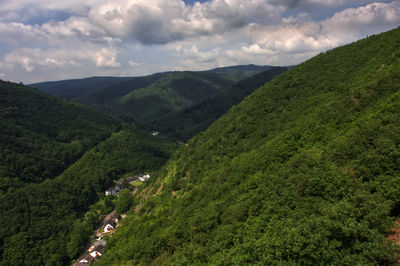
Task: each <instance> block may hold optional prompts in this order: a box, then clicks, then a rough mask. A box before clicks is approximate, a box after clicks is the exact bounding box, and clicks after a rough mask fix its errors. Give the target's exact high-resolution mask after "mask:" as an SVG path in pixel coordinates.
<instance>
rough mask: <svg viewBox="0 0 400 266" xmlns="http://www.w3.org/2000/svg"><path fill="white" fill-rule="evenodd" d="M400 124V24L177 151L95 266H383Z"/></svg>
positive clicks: (292, 76) (297, 71) (241, 108)
mask: <svg viewBox="0 0 400 266" xmlns="http://www.w3.org/2000/svg"><path fill="white" fill-rule="evenodd" d="M399 121H400V28H398V29H394V30H392V31H389V32H386V33H383V34H379V35H375V36H370V37H368V38H366V39H363V40H361V41H358V42H355V43H353V44H350V45H346V46H343V47H340V48H337V49H334V50H331V51H328V52H326V53H322V54H320V55H318V56H316V57H314V58H312V59H310V60H308V61H307V62H305V63H303V64H301V65H299V66H296V67H294V68H293V69H291V70H290V71H287V72H286V73H284V74H282V75H279V76H278V77H277V78H275V79H273V80H272V81H270V82H268V83H267V84H266V85H265V86H263V87H261V88H259V89H258V90H256V91H255V92H254V93H253V94H251V95H250V96H249V97H247V98H246V99H245V100H244V101H243V102H242V103H240V104H239V105H237V106H235V107H234V108H232V109H231V110H230V111H229V112H228V113H227V114H225V115H224V116H222V118H220V119H219V120H218V121H216V122H215V123H213V124H212V125H211V126H210V127H209V128H208V129H207V130H206V131H205V132H202V133H200V134H199V135H197V136H196V137H194V138H193V139H191V140H190V141H189V142H188V145H187V146H182V147H181V148H180V149H179V150H178V151H177V152H176V153H175V154H174V156H173V158H172V159H171V160H170V161H169V162H168V163H167V164H166V166H165V167H164V168H163V170H162V171H161V172H160V173H159V174H158V175H159V178H158V179H157V181H155V182H153V183H152V184H148V185H147V187H144V188H143V190H142V192H141V193H138V195H139V196H138V198H137V202H136V203H137V206H136V208H135V209H132V210H131V213H130V215H129V216H128V218H126V219H125V220H124V221H123V223H122V225H121V226H120V227H119V229H118V230H117V232H116V234H115V235H114V237H113V238H112V239H111V241H110V242H109V244H108V248H107V251H106V253H105V255H104V256H103V257H102V260H101V261H100V265H121V264H157V265H158V264H165V265H191V264H218V265H220V264H240V265H243V264H253V263H254V264H262V265H275V264H300V265H321V264H322V265H325V264H329V265H332V264H340V265H355V264H360V265H372V264H374V265H376V264H378V265H393V264H395V259H396V256H398V254H400V250H399V248H398V247H397V246H395V245H393V243H392V242H391V241H389V240H386V239H385V237H386V236H387V235H388V234H389V232H390V228H391V226H392V224H393V220H394V219H396V218H398V215H399V214H400V211H399V210H400V192H399V187H400V168H399V165H400V153H399V151H400V138H399V136H400V124H399ZM149 195H151V196H149Z"/></svg>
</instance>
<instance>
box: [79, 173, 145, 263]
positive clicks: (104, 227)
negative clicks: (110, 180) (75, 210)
mask: <svg viewBox="0 0 400 266" xmlns="http://www.w3.org/2000/svg"><path fill="white" fill-rule="evenodd" d="M150 177H151V175H150V174H139V175H137V176H132V177H128V178H124V179H122V180H118V181H117V182H116V185H114V186H112V187H110V188H108V189H107V190H106V191H104V194H105V196H109V195H115V196H118V192H119V191H121V190H122V188H123V186H122V184H123V182H125V183H129V184H134V183H136V182H146V181H147V180H148V179H149V178H150ZM125 217H126V215H125V214H118V213H117V212H116V211H115V210H113V211H112V212H111V213H109V214H108V215H106V216H105V217H104V218H103V219H102V222H101V223H100V224H101V225H100V227H98V228H97V229H96V230H95V232H94V233H93V239H94V240H92V241H90V242H89V243H88V244H87V245H86V247H85V251H84V252H83V254H82V255H81V256H80V257H79V259H78V260H77V261H76V262H75V263H74V264H73V266H78V265H88V264H91V263H93V262H94V261H96V260H97V259H99V258H100V257H101V256H102V255H103V254H102V253H103V250H104V248H105V247H106V245H107V240H106V239H109V238H111V237H112V235H113V233H114V230H115V228H117V227H118V225H119V222H120V221H121V220H122V219H124V218H125Z"/></svg>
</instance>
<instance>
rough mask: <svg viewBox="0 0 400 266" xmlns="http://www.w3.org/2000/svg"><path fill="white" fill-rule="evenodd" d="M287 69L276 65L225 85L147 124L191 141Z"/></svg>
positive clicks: (174, 136) (180, 138) (145, 124)
mask: <svg viewBox="0 0 400 266" xmlns="http://www.w3.org/2000/svg"><path fill="white" fill-rule="evenodd" d="M228 70H229V68H228ZM287 70H288V67H272V68H270V69H268V70H265V71H263V72H261V73H258V74H255V75H254V76H251V77H249V78H245V79H243V80H240V81H238V82H237V83H235V84H234V85H233V86H231V87H228V88H225V89H222V90H220V91H218V92H217V93H216V94H214V95H212V96H210V97H208V98H206V99H204V100H202V101H200V102H197V103H195V104H192V105H190V106H188V107H185V108H183V109H180V110H178V111H175V112H172V113H168V114H164V115H161V116H159V117H158V118H157V119H156V120H154V121H149V122H147V123H146V122H145V123H144V125H143V126H144V127H147V128H148V129H151V128H153V129H154V128H155V129H157V130H159V131H160V132H162V133H163V134H166V135H168V136H170V137H172V138H175V139H179V140H183V141H187V140H188V139H190V138H191V137H193V136H195V135H196V134H198V133H200V132H201V131H203V130H205V129H206V128H207V127H208V126H209V125H211V123H212V122H214V121H215V120H217V119H218V118H219V117H221V116H222V115H223V114H224V113H226V112H227V111H228V110H229V109H230V108H231V107H232V106H234V105H236V104H238V103H240V102H241V101H242V100H243V99H244V98H245V97H246V96H248V95H250V94H251V93H252V92H253V91H254V90H256V89H257V88H259V87H260V86H262V85H264V84H265V83H266V82H268V81H270V80H271V79H272V78H274V77H275V76H277V75H279V74H281V73H283V72H285V71H287Z"/></svg>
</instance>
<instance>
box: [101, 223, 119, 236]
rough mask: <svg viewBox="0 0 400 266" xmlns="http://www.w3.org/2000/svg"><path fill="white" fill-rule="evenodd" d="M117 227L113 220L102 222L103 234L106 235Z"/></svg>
mask: <svg viewBox="0 0 400 266" xmlns="http://www.w3.org/2000/svg"><path fill="white" fill-rule="evenodd" d="M116 226H117V223H116V222H115V221H114V220H108V221H105V222H104V228H103V232H104V233H108V232H111V231H113V230H114V228H115V227H116Z"/></svg>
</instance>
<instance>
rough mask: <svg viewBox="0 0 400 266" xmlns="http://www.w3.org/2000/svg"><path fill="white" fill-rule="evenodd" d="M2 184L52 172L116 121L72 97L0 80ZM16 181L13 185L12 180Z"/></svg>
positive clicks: (106, 133)
mask: <svg viewBox="0 0 400 266" xmlns="http://www.w3.org/2000/svg"><path fill="white" fill-rule="evenodd" d="M0 127H1V139H0V153H1V157H0V158H1V159H0V179H1V185H0V189H2V190H5V191H7V187H9V186H11V187H15V184H16V183H19V182H20V181H22V182H41V181H43V180H44V179H46V178H53V177H55V176H57V175H58V174H60V173H61V172H62V171H63V170H65V169H66V168H67V167H68V166H69V165H70V164H71V163H73V162H74V161H76V160H77V159H78V158H79V157H80V156H81V155H82V154H83V153H84V152H85V151H87V150H88V149H90V148H91V147H93V146H94V145H96V144H97V143H99V142H101V141H102V140H104V139H105V138H108V137H109V136H110V135H111V133H113V132H115V131H117V130H118V129H119V127H120V122H118V121H116V120H115V119H113V118H111V117H110V116H107V115H105V114H102V113H99V112H98V111H96V110H94V109H92V108H89V107H86V106H83V105H81V104H76V103H67V102H64V101H61V100H59V99H56V98H54V97H50V96H48V95H46V94H44V93H42V92H39V91H37V90H35V89H31V88H28V87H24V86H21V85H17V84H14V83H10V82H3V81H0ZM12 184H14V185H12Z"/></svg>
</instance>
